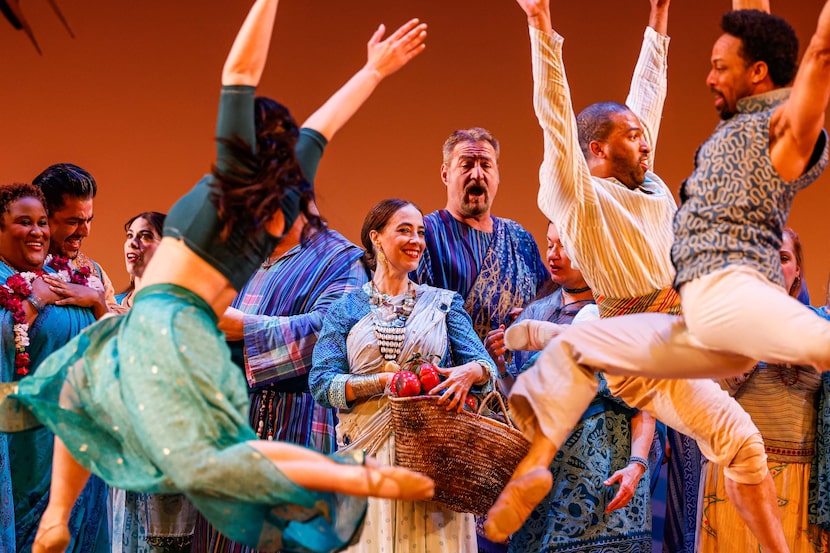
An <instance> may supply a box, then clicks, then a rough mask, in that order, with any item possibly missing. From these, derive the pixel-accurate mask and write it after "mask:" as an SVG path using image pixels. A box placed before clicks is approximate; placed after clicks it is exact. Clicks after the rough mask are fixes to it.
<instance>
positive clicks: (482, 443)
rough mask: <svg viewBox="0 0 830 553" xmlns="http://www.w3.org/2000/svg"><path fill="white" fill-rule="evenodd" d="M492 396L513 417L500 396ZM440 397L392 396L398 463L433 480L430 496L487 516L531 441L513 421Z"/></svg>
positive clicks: (457, 508)
mask: <svg viewBox="0 0 830 553" xmlns="http://www.w3.org/2000/svg"><path fill="white" fill-rule="evenodd" d="M492 398H497V400H498V403H499V406H500V408H501V410H502V412H504V414H505V419H506V420H507V421H508V422H509V421H510V417H508V416H507V410H506V408H505V406H504V402H503V401H502V399H501V395H499V394H498V392H492V393H491V394H489V395H488V396H487V397H486V398H485V399H484V401H482V402H481V406H480V407H479V412H481V410H482V409H483V408H484V407H485V405H487V404H488V403H489V402H490V400H491V399H492ZM438 399H439V398H438V396H415V397H400V398H396V397H392V398H390V399H389V401H390V405H391V406H392V427H393V429H394V431H395V464H396V465H398V466H402V467H406V468H409V469H412V470H415V471H418V472H420V473H423V474H426V475H427V476H429V477H430V478H432V479H433V480H435V496H434V497H433V499H432V501H434V502H436V503H439V504H440V505H442V506H444V507H446V508H447V509H450V510H452V511H456V512H459V513H474V514H476V515H479V516H483V515H484V514H486V513H487V511H488V510H489V509H490V507H492V506H493V503H495V501H496V498H497V497H498V495H499V493H501V490H502V489H503V488H504V486H505V485H506V484H507V481H508V480H509V479H510V476H512V474H513V471H514V470H515V469H516V465H518V464H519V461H520V460H521V459H522V458H523V457H524V456H525V455H527V451H528V449H529V448H530V443H529V442H528V441H527V438H525V437H524V436H523V435H522V433H521V432H519V431H518V430H516V428H514V427H513V426H512V423H509V424H510V425H508V424H504V423H501V422H499V421H497V420H494V419H491V418H488V417H484V416H481V415H480V414H474V413H470V412H468V411H462V412H460V413H458V412H456V411H454V410H453V411H447V409H446V406H442V405H438V403H437V402H438Z"/></svg>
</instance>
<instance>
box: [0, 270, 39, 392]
mask: <svg viewBox="0 0 830 553" xmlns="http://www.w3.org/2000/svg"><path fill="white" fill-rule="evenodd" d="M42 274H43V271H38V272H27V273H15V274H13V275H11V276H10V277H9V278H7V279H6V284H5V285H4V286H0V307H2V308H3V309H6V310H8V311H9V312H10V313H11V314H12V321H14V327H13V330H14V346H15V347H14V349H15V355H14V366H15V372H16V373H17V374H19V375H23V376H25V375H27V374H29V361H30V360H29V353H28V352H27V351H26V348H28V347H29V325H28V324H27V323H26V311H24V310H23V301H24V300H25V299H26V298H28V297H29V295H30V294H31V293H32V284H31V282H32V281H33V280H34V279H36V278H37V277H39V276H40V275H42Z"/></svg>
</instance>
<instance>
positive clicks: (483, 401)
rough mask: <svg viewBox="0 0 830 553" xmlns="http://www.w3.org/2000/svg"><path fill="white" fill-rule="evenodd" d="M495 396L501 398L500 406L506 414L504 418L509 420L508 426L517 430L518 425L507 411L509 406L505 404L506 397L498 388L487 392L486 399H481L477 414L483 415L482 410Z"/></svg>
mask: <svg viewBox="0 0 830 553" xmlns="http://www.w3.org/2000/svg"><path fill="white" fill-rule="evenodd" d="M493 396H495V397H496V399H498V400H499V407H501V412H502V414H503V415H504V419H505V420H506V421H507V426H509V427H510V428H513V429H514V430H515V429H516V426H515V425H514V424H513V421H512V420H510V414H509V413H508V412H507V406H506V405H505V404H504V399H503V397H502V395H501V393H499V391H498V390H493V391H492V392H490V393H489V394H487V395H486V396H485V397H484V399H482V400H481V403H480V404H479V405H478V411H477V412H476V415H479V416H480V415H481V410H482V409H484V408H485V407H486V406H487V404H488V403H489V402H490V400H491V399H492V398H493Z"/></svg>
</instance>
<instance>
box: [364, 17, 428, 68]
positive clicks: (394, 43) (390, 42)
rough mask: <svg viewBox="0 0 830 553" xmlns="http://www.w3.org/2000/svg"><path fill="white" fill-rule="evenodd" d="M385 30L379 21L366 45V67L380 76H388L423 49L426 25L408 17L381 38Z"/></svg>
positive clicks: (424, 46)
mask: <svg viewBox="0 0 830 553" xmlns="http://www.w3.org/2000/svg"><path fill="white" fill-rule="evenodd" d="M385 32H386V26H385V25H383V24H382V23H381V24H380V26H379V27H378V29H377V31H375V34H373V35H372V38H370V39H369V43H368V44H367V45H366V68H367V69H370V70H372V71H375V72H377V74H378V75H379V76H380V77H381V78H385V77H388V76H389V75H391V74H392V73H394V72H395V71H397V70H398V69H400V68H401V67H403V66H404V65H406V64H407V63H409V61H410V60H411V59H412V58H414V57H415V56H417V55H418V54H420V53H421V52H423V51H424V49H425V48H426V44H424V41H425V40H426V38H427V25H426V23H420V22H419V20H418V19H410V20H409V21H407V22H406V23H404V24H403V25H401V26H400V27H398V29H397V30H396V31H395V32H394V33H392V34H391V35H389V36H388V37H387V38H386V39H385V40H381V38H382V37H383V35H384V33H385Z"/></svg>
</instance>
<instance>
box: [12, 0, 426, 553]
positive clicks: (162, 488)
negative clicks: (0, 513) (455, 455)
mask: <svg viewBox="0 0 830 553" xmlns="http://www.w3.org/2000/svg"><path fill="white" fill-rule="evenodd" d="M276 8H277V0H257V1H256V2H255V3H254V5H253V7H252V8H251V11H250V13H249V15H248V18H247V19H246V21H245V23H244V24H243V26H242V28H241V30H240V32H239V34H238V36H237V39H236V41H235V42H234V45H233V47H232V49H231V52H230V54H229V57H228V60H227V62H226V64H225V70H224V72H223V75H222V84H223V89H222V95H221V99H220V109H219V117H218V122H217V135H218V137H219V139H218V144H219V148H218V154H217V160H216V166H215V169H214V172H213V174H211V175H208V176H207V177H205V178H204V179H202V180H201V181H200V182H199V183H197V184H196V186H195V187H194V188H193V189H192V190H191V191H190V192H189V193H188V194H186V195H185V196H184V197H183V198H182V199H181V200H179V201H178V202H177V203H176V204H175V205H174V206H173V207H172V208H171V210H170V211H169V213H168V216H167V220H166V221H165V227H164V237H163V239H162V241H161V244H160V245H159V247H158V249H157V250H156V253H155V255H154V257H153V261H152V262H151V263H150V265H149V266H148V267H147V269H146V270H145V272H144V275H143V279H142V288H141V289H140V290H138V291H137V293H136V295H135V301H134V303H133V307H132V309H131V310H130V311H129V312H128V313H127V314H125V315H122V316H116V317H109V318H107V319H104V320H101V321H99V322H98V323H96V324H94V325H93V326H92V327H90V328H89V329H88V330H87V331H85V332H84V333H82V334H81V335H80V336H79V337H77V338H76V339H74V340H72V341H71V342H70V343H69V344H68V345H67V346H66V347H64V348H63V349H61V350H59V351H58V352H56V353H55V354H54V355H52V356H51V357H50V358H49V360H48V362H47V363H46V364H45V365H44V366H43V367H42V369H43V370H41V371H39V374H38V375H37V376H35V377H31V378H24V379H23V380H21V381H20V383H19V389H18V390H17V392H16V393H13V394H12V395H10V396H8V397H7V398H6V400H5V402H4V403H5V404H6V405H5V407H6V409H7V410H8V408H9V405H8V404H9V403H14V402H19V403H22V404H23V405H25V406H26V407H28V408H29V409H31V411H32V412H33V413H34V414H35V416H36V417H37V418H38V419H39V420H40V421H42V422H43V423H44V424H45V425H46V426H48V427H49V428H50V429H52V430H53V431H54V432H55V434H56V436H57V438H56V442H55V455H54V460H53V467H54V468H53V478H52V494H51V498H50V502H49V505H48V506H47V509H46V512H45V513H44V516H43V518H42V520H41V524H40V528H39V530H38V536H37V538H36V543H35V549H34V550H35V552H38V551H61V550H62V549H63V547H65V545H66V543H67V542H68V539H69V536H68V531H67V527H66V523H67V519H66V512H67V505H71V502H73V501H74V498H75V497H76V496H77V494H78V493H79V492H80V487H81V485H82V483H83V482H85V481H86V478H87V476H88V474H89V471H93V472H95V473H96V474H99V475H101V476H102V477H104V479H105V480H106V481H107V482H108V483H110V484H111V485H112V486H115V487H119V488H124V489H131V490H135V491H141V492H145V493H176V492H183V493H185V494H186V495H187V496H188V498H189V499H190V500H191V501H192V502H193V504H194V505H195V506H196V507H197V508H198V509H199V510H200V511H201V512H202V513H203V514H204V515H205V516H206V517H207V518H208V520H210V522H211V523H212V524H213V525H214V526H215V527H216V528H217V529H218V530H219V531H220V532H222V533H224V534H225V535H227V536H229V537H231V538H232V539H234V540H235V541H238V542H241V543H244V544H246V545H250V546H252V547H256V548H258V549H261V550H267V551H274V550H278V549H282V550H287V551H336V550H339V549H340V548H342V547H344V546H345V545H347V544H348V543H349V542H350V541H352V539H354V538H355V535H356V533H357V531H358V529H359V527H360V523H361V522H362V519H363V514H364V512H365V506H366V500H365V497H366V496H370V495H372V496H379V497H392V498H407V499H418V498H428V497H431V495H432V492H433V483H432V481H431V480H430V479H429V478H426V477H424V476H422V475H419V474H416V473H413V472H411V471H408V470H405V469H401V468H398V467H389V466H380V465H378V464H377V463H376V462H374V461H372V460H368V461H367V462H366V463H365V464H363V463H361V461H364V459H363V458H362V456H361V455H350V456H343V457H327V456H324V455H322V454H320V453H317V452H315V451H312V450H310V449H307V448H303V447H300V446H295V445H292V444H287V443H283V442H272V441H266V440H257V439H256V434H255V433H254V431H253V430H252V429H251V428H250V427H249V425H248V422H247V419H248V417H247V406H248V397H247V388H246V385H245V381H244V377H243V375H242V373H241V371H239V369H238V368H237V367H236V366H235V365H234V364H233V363H232V361H231V360H230V352H229V350H228V347H227V345H226V344H225V341H224V337H223V335H222V333H221V332H220V331H219V330H218V328H217V326H216V322H217V319H218V316H219V315H221V313H223V312H224V311H225V309H226V308H227V306H228V305H229V304H230V302H231V300H232V299H233V297H234V295H235V294H236V291H237V290H238V289H239V288H241V287H242V285H243V284H244V283H245V282H246V280H247V279H248V278H249V277H250V275H251V273H252V272H253V271H254V270H255V269H256V267H257V266H259V264H260V263H261V262H262V259H264V257H265V256H266V255H267V254H268V253H270V252H271V251H272V250H273V248H274V246H275V245H276V243H277V242H278V240H279V236H280V235H281V234H282V233H283V232H284V231H285V230H286V229H288V228H290V227H291V225H292V224H293V222H294V220H295V218H296V217H297V216H298V213H299V211H300V209H301V208H303V207H305V206H307V201H308V199H309V195H310V193H311V192H310V190H309V189H308V187H307V186H306V185H305V184H304V182H303V179H302V173H301V171H300V169H299V166H298V164H297V162H296V157H295V154H294V146H295V143H296V140H297V134H298V132H297V127H296V124H295V123H294V121H293V119H292V118H291V117H290V114H289V113H288V111H287V110H286V109H285V108H284V107H282V106H280V105H279V104H277V103H276V102H274V101H273V100H268V99H257V100H256V102H255V101H254V97H253V93H254V87H255V86H256V84H257V83H258V82H259V78H260V75H261V72H262V69H263V66H264V62H265V56H266V53H267V51H268V44H269V42H270V36H271V29H272V27H273V21H274V18H275V15H276ZM425 32H426V31H425V30H424V29H420V30H419V32H417V33H415V35H414V36H412V35H410V34H405V35H403V36H401V37H400V40H406V41H409V42H410V43H411V45H412V47H411V50H409V55H411V56H414V55H416V54H417V53H418V52H420V51H421V50H422V49H423V44H422V42H423V37H424V34H425ZM308 215H311V214H308Z"/></svg>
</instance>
